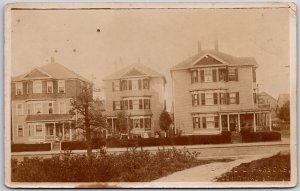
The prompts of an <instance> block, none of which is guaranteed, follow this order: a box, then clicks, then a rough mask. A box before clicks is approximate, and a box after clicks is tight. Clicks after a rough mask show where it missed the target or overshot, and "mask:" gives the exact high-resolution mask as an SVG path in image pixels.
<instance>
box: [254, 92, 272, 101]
mask: <svg viewBox="0 0 300 191" xmlns="http://www.w3.org/2000/svg"><path fill="white" fill-rule="evenodd" d="M258 96H259V98H261V97H264V96H265V97H268V98H269V99H272V100H273V101H276V99H275V98H274V97H273V96H271V95H270V94H268V93H266V92H260V93H259V94H258Z"/></svg>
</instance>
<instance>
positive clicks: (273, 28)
mask: <svg viewBox="0 0 300 191" xmlns="http://www.w3.org/2000/svg"><path fill="white" fill-rule="evenodd" d="M215 40H218V42H219V50H220V51H222V52H224V53H227V54H231V55H233V56H238V57H243V56H245V57H248V56H250V57H254V58H255V59H256V61H257V63H258V65H259V67H258V69H257V81H258V84H260V85H259V91H265V92H267V93H269V94H270V95H272V96H273V97H274V98H275V99H277V97H278V95H279V94H280V93H289V67H288V66H289V62H290V61H289V59H290V58H289V46H290V44H289V42H290V40H289V11H288V9H286V8H281V9H267V8H265V9H164V10H160V9H137V10H127V9H122V10H111V9H107V10H103V9H102V10H13V11H12V52H11V53H12V70H11V71H12V75H13V76H15V75H19V74H22V73H25V72H28V71H29V70H30V69H31V68H34V67H36V66H37V67H38V66H42V65H45V64H48V63H49V62H50V58H51V57H54V58H55V61H56V62H58V63H60V64H63V65H64V66H66V67H68V68H70V69H71V70H73V71H74V72H76V73H78V74H80V75H82V76H83V77H85V78H87V79H89V80H92V81H93V82H94V83H95V84H96V85H98V86H101V83H102V80H101V79H102V78H103V77H105V76H106V75H108V74H111V73H113V72H114V71H115V70H117V69H121V68H122V67H125V66H127V65H130V64H134V63H138V60H139V59H140V63H141V64H144V65H147V66H149V67H151V68H153V69H154V70H157V71H158V72H160V73H161V74H163V75H165V77H166V79H167V87H166V91H167V92H166V93H167V99H169V100H170V99H172V93H171V91H172V89H171V87H172V82H171V75H170V68H171V67H172V66H174V65H176V64H178V63H179V62H181V61H183V60H185V59H187V58H188V57H190V56H192V55H194V54H196V53H197V44H198V41H201V44H202V49H213V48H214V41H215ZM168 103H170V102H168ZM168 107H170V105H169V106H168Z"/></svg>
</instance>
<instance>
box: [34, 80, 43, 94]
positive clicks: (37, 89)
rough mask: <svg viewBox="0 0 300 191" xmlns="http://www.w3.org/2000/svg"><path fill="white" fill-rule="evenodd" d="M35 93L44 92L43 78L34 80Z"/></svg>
mask: <svg viewBox="0 0 300 191" xmlns="http://www.w3.org/2000/svg"><path fill="white" fill-rule="evenodd" d="M33 93H34V94H38V93H42V81H41V80H35V81H33Z"/></svg>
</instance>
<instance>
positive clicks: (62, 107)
mask: <svg viewBox="0 0 300 191" xmlns="http://www.w3.org/2000/svg"><path fill="white" fill-rule="evenodd" d="M59 113H60V114H66V102H60V103H59Z"/></svg>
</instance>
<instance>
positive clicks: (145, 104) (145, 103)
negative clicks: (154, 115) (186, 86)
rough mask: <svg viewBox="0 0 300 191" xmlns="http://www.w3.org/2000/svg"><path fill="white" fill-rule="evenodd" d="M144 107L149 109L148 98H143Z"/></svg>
mask: <svg viewBox="0 0 300 191" xmlns="http://www.w3.org/2000/svg"><path fill="white" fill-rule="evenodd" d="M144 109H150V99H144Z"/></svg>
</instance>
